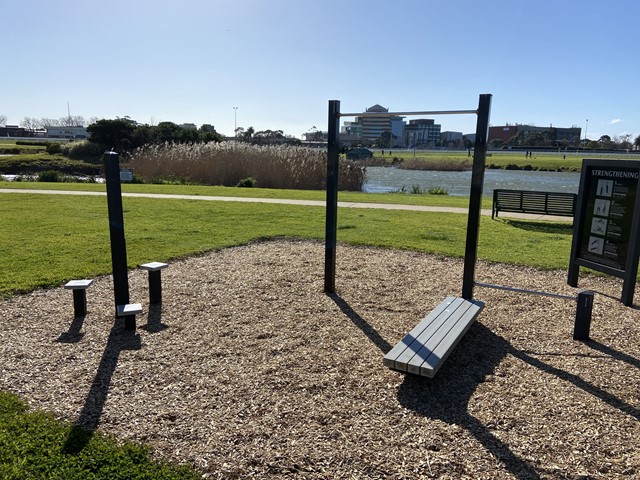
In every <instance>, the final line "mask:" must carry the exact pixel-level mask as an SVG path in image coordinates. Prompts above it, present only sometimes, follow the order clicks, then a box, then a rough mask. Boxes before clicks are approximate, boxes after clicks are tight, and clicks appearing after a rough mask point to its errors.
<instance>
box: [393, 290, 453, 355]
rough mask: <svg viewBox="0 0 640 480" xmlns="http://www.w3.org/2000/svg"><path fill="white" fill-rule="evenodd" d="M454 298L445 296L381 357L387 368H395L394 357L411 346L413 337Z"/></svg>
mask: <svg viewBox="0 0 640 480" xmlns="http://www.w3.org/2000/svg"><path fill="white" fill-rule="evenodd" d="M453 300H455V297H447V298H446V299H444V301H442V303H440V304H439V305H438V306H437V307H436V308H434V309H433V310H432V311H431V313H429V314H428V315H427V316H426V317H425V318H423V319H422V320H421V321H420V323H418V325H416V326H415V327H414V328H413V329H412V330H411V331H410V332H409V333H407V334H406V335H405V336H404V337H403V338H402V340H400V342H398V344H396V346H395V347H393V348H392V349H391V350H390V351H389V352H388V353H387V354H386V355H385V356H384V359H383V363H384V365H385V366H387V367H389V368H396V366H395V361H396V359H397V358H398V357H399V356H400V355H401V354H402V353H403V352H404V351H405V350H406V349H407V348H409V347H410V346H411V344H412V343H413V342H414V341H415V339H416V338H417V337H418V336H419V335H420V334H421V333H422V332H423V331H424V329H425V328H426V327H427V326H428V325H430V324H431V322H433V320H434V319H436V318H437V317H438V315H440V313H441V312H443V311H444V310H445V309H446V308H447V307H448V306H449V305H450V304H451V302H453Z"/></svg>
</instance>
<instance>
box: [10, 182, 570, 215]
mask: <svg viewBox="0 0 640 480" xmlns="http://www.w3.org/2000/svg"><path fill="white" fill-rule="evenodd" d="M0 193H29V194H32V195H92V196H99V197H104V196H106V195H107V193H106V192H89V191H81V190H77V191H76V190H30V189H26V188H0ZM122 196H123V197H143V198H165V199H174V200H176V199H178V200H202V201H209V202H245V203H279V204H286V205H307V206H311V207H325V206H326V202H325V201H324V200H292V199H285V198H249V197H217V196H208V195H169V194H163V193H130V192H123V193H122ZM338 207H340V208H377V209H382V210H409V211H415V212H446V213H461V214H465V215H466V214H467V213H468V210H467V209H466V208H460V207H434V206H426V205H399V204H395V203H364V202H338ZM481 212H482V215H488V216H491V210H488V209H483V210H482V211H481ZM500 216H501V217H510V218H522V219H529V220H550V221H565V222H573V218H572V217H558V216H552V215H538V214H528V213H508V212H502V213H500Z"/></svg>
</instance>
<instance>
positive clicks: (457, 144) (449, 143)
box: [440, 132, 463, 148]
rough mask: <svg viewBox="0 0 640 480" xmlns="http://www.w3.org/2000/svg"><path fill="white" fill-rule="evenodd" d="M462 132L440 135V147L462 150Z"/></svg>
mask: <svg viewBox="0 0 640 480" xmlns="http://www.w3.org/2000/svg"><path fill="white" fill-rule="evenodd" d="M462 137H463V135H462V132H442V133H441V134H440V145H442V146H443V147H452V148H461V147H462V146H463V142H462Z"/></svg>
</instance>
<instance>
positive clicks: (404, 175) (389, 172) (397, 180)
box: [363, 167, 580, 196]
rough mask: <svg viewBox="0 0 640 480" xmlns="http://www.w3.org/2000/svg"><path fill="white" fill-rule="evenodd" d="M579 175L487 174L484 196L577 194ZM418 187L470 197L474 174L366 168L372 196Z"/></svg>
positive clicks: (515, 172) (554, 173)
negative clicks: (522, 192)
mask: <svg viewBox="0 0 640 480" xmlns="http://www.w3.org/2000/svg"><path fill="white" fill-rule="evenodd" d="M579 183H580V172H538V171H533V170H493V169H488V170H485V173H484V188H483V193H484V195H487V196H490V195H492V193H493V190H494V189H495V188H509V189H514V190H538V191H549V192H568V193H578V185H579ZM414 185H417V186H419V187H420V189H422V190H425V191H426V190H428V189H430V188H438V187H442V188H445V189H446V190H447V191H448V192H449V195H463V196H468V195H469V189H470V185H471V171H465V172H440V171H431V170H401V169H398V168H393V167H367V173H366V177H365V184H364V187H363V190H364V191H365V192H371V193H384V192H393V191H398V190H400V189H401V188H402V187H404V189H405V190H406V191H409V192H410V191H411V189H412V187H413V186H414Z"/></svg>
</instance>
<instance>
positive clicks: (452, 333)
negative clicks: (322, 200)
mask: <svg viewBox="0 0 640 480" xmlns="http://www.w3.org/2000/svg"><path fill="white" fill-rule="evenodd" d="M491 97H492V96H491V95H490V94H482V95H480V98H479V102H478V108H477V109H474V110H449V111H420V112H384V113H373V112H366V113H340V101H338V100H330V101H329V128H328V148H327V154H328V155H327V206H326V229H325V276H324V291H325V292H326V293H334V292H335V267H336V232H337V217H338V216H337V212H338V162H339V134H338V132H339V127H340V118H341V117H354V116H358V117H363V116H380V115H385V116H387V115H403V116H410V115H460V114H475V115H476V116H477V123H476V136H475V145H474V152H473V166H472V171H471V189H470V196H469V214H468V218H467V233H466V241H465V256H464V270H463V278H462V296H461V297H462V298H456V297H448V298H446V299H445V300H444V301H443V302H442V303H441V304H440V305H438V306H437V307H436V308H435V309H434V310H433V311H432V312H431V313H429V315H427V316H426V317H425V318H424V319H423V320H422V321H421V322H420V323H419V324H418V325H417V326H416V327H415V328H414V329H413V330H411V331H410V332H409V333H408V334H407V335H406V336H405V337H404V338H403V339H402V340H401V341H400V342H399V343H398V344H397V345H396V346H395V347H393V348H392V349H391V351H389V352H388V353H387V354H386V355H385V357H384V361H383V362H384V364H385V365H386V366H388V367H390V368H393V369H396V370H400V371H403V372H409V373H415V374H418V375H422V376H427V377H433V376H434V375H435V374H436V373H437V371H438V369H439V368H440V367H441V366H442V364H443V363H444V361H445V360H446V358H447V356H448V355H449V354H450V353H451V351H452V350H453V349H454V348H455V346H456V345H457V343H458V342H459V341H460V339H461V338H462V337H463V336H464V334H465V333H466V332H467V331H468V329H469V328H470V327H471V324H472V323H473V322H474V321H475V319H476V318H477V316H478V315H479V314H480V312H481V311H482V308H483V307H484V303H482V302H480V301H478V300H474V299H473V288H474V286H476V285H477V286H484V287H489V286H490V285H489V284H481V283H476V282H475V268H476V263H477V251H478V234H479V230H480V216H481V203H482V187H483V184H484V171H485V163H486V153H487V141H488V136H489V116H490V111H491ZM491 287H494V288H499V289H504V290H512V291H519V292H520V293H538V294H543V295H549V296H556V295H555V294H548V293H546V292H534V291H525V290H522V289H515V288H511V287H502V286H498V285H492V286H491ZM562 297H567V298H572V299H576V300H577V302H578V307H577V311H576V326H575V328H574V338H579V339H583V340H586V339H588V330H589V324H590V318H591V306H592V305H593V292H581V294H579V295H578V296H577V297H568V296H562ZM579 318H580V319H581V321H580V322H578V319H579Z"/></svg>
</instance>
